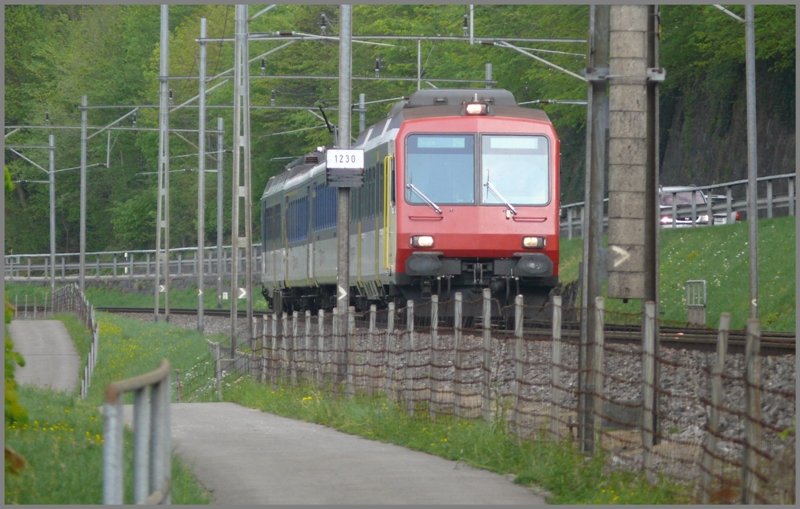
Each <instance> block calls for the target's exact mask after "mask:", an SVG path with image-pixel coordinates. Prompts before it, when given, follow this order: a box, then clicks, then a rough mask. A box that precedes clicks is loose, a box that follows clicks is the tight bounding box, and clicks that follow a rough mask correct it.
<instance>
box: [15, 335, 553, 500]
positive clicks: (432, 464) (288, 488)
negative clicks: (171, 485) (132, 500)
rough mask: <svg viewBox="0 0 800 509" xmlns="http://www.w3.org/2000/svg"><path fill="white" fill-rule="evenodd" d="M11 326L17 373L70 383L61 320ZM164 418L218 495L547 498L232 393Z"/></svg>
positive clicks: (72, 356) (62, 385)
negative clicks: (256, 405) (18, 357)
mask: <svg viewBox="0 0 800 509" xmlns="http://www.w3.org/2000/svg"><path fill="white" fill-rule="evenodd" d="M9 331H10V334H11V337H12V339H13V341H14V344H15V347H16V349H17V350H18V351H19V352H20V353H22V354H23V355H24V356H25V361H26V363H27V364H26V366H25V367H24V368H18V371H17V372H16V375H17V380H18V381H19V382H20V383H23V384H24V383H29V384H36V385H40V386H44V387H52V388H53V389H56V390H74V388H75V387H76V385H77V380H78V356H77V354H76V353H75V351H74V347H73V346H72V341H71V339H70V338H69V336H68V334H67V332H66V330H65V329H64V326H63V324H62V323H61V322H58V321H51V320H36V321H33V320H14V321H13V322H11V324H10V327H9ZM101 362H102V361H101ZM131 413H132V412H131V410H130V407H129V406H128V407H127V408H126V414H127V416H128V417H129V416H130V414H131ZM171 427H172V446H173V448H174V449H175V451H176V452H177V453H178V454H179V455H180V456H181V457H182V458H183V459H185V460H186V462H187V463H188V464H189V466H190V468H191V469H192V471H193V472H194V473H195V475H196V476H197V478H198V479H199V480H200V482H201V483H203V485H205V486H206V488H208V489H209V490H210V491H211V492H212V494H213V502H214V504H217V505H224V506H229V505H240V504H244V505H273V504H286V505H288V504H301V505H311V504H325V505H342V504H343V505H356V504H369V505H390V504H395V505H444V504H447V505H458V506H460V505H491V506H494V505H524V506H533V505H544V503H545V502H544V499H543V498H542V497H540V496H538V495H536V494H534V493H533V492H532V491H530V490H529V489H527V488H525V487H523V486H519V485H516V484H513V483H512V482H511V481H510V480H508V479H507V478H505V477H503V476H500V475H497V474H493V473H490V472H487V471H485V470H479V469H475V468H471V467H469V466H467V465H464V464H461V463H458V462H454V461H447V460H444V459H442V458H439V457H436V456H432V455H430V454H426V453H421V452H415V451H411V450H408V449H404V448H402V447H398V446H395V445H390V444H384V443H381V442H374V441H371V440H366V439H363V438H359V437H356V436H353V435H348V434H345V433H340V432H338V431H335V430H333V429H330V428H326V427H324V426H320V425H317V424H310V423H307V422H303V421H295V420H292V419H286V418H283V417H278V416H276V415H272V414H268V413H265V412H261V411H258V410H253V409H249V408H245V407H242V406H239V405H236V404H233V403H174V404H172V406H171Z"/></svg>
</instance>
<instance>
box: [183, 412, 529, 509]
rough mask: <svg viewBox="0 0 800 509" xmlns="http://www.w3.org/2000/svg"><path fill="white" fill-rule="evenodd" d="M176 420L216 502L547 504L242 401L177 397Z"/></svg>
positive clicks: (498, 482)
mask: <svg viewBox="0 0 800 509" xmlns="http://www.w3.org/2000/svg"><path fill="white" fill-rule="evenodd" d="M171 419H172V430H173V431H172V436H173V438H172V440H173V447H174V448H175V450H176V452H177V453H178V454H179V455H180V456H181V457H182V458H184V459H185V460H186V461H187V462H188V463H189V465H190V468H191V469H192V471H193V472H194V473H195V474H196V475H197V478H198V479H200V481H201V482H202V483H203V484H204V485H205V486H206V487H207V488H208V489H209V490H210V491H212V493H213V496H214V503H216V504H224V505H229V504H235V505H238V504H246V505H266V504H269V505H272V504H302V505H312V504H325V505H334V504H336V505H339V504H345V505H355V504H369V505H386V504H398V505H418V504H423V505H442V504H448V505H474V504H478V505H526V506H532V505H544V503H545V502H544V499H543V498H542V497H540V496H537V495H535V494H534V493H533V492H532V491H530V490H529V489H527V488H525V487H523V486H519V485H516V484H513V483H512V482H511V481H510V480H508V479H506V478H505V477H504V476H500V475H497V474H493V473H491V472H488V471H485V470H479V469H475V468H472V467H469V466H467V465H464V464H462V463H457V462H454V461H447V460H444V459H442V458H439V457H437V456H433V455H430V454H425V453H421V452H416V451H411V450H409V449H405V448H402V447H398V446H395V445H391V444H385V443H381V442H375V441H371V440H366V439H363V438H360V437H356V436H353V435H347V434H344V433H340V432H338V431H335V430H333V429H330V428H327V427H324V426H320V425H318V424H311V423H307V422H303V421H295V420H291V419H286V418H283V417H278V416H275V415H272V414H268V413H265V412H261V411H258V410H253V409H249V408H245V407H242V406H239V405H235V404H233V403H176V404H173V405H172V415H171Z"/></svg>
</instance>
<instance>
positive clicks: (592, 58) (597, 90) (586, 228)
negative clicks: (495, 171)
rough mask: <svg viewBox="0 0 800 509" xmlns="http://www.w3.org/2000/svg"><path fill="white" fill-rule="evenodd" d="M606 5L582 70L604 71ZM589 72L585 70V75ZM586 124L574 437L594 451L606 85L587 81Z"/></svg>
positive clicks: (595, 13)
mask: <svg viewBox="0 0 800 509" xmlns="http://www.w3.org/2000/svg"><path fill="white" fill-rule="evenodd" d="M609 10H610V8H609V6H608V5H597V6H595V5H592V6H590V7H589V13H590V14H589V18H590V19H589V55H588V57H589V58H588V62H587V65H588V67H587V70H589V71H591V72H596V71H597V70H598V69H603V68H604V69H608V57H609ZM587 74H588V73H587ZM588 85H589V86H588V108H587V115H588V118H587V122H586V190H585V203H586V209H585V213H584V215H583V227H582V231H583V265H582V273H581V313H582V314H583V319H582V320H581V331H580V348H579V350H578V364H579V374H578V435H579V440H580V442H581V450H582V451H584V452H592V451H593V450H594V415H593V414H594V411H595V409H594V403H593V398H592V393H593V391H594V382H593V380H592V378H593V377H591V376H589V369H590V367H591V366H593V363H594V354H593V350H594V347H593V343H594V342H593V341H591V337H592V335H593V334H594V330H595V298H596V297H598V296H600V264H601V258H600V247H601V241H602V236H603V193H604V177H605V168H606V137H607V134H606V131H607V129H608V84H607V82H606V80H605V79H599V78H598V79H590V80H588Z"/></svg>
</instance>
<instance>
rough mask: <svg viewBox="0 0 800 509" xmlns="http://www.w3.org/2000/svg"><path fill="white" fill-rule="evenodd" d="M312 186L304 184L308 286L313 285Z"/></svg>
mask: <svg viewBox="0 0 800 509" xmlns="http://www.w3.org/2000/svg"><path fill="white" fill-rule="evenodd" d="M313 192H314V191H313V189H312V187H311V186H310V185H309V186H306V197H307V198H306V202H307V204H308V206H307V210H308V214H307V216H306V231H307V232H308V242H307V243H306V279H307V281H308V283H307V284H308V285H309V286H313V285H314V278H315V276H314V221H313V218H314V199H313V194H312V193H313Z"/></svg>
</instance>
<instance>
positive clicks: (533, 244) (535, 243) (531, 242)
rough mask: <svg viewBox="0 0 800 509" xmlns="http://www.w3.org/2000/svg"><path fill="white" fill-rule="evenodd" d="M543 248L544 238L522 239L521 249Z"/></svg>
mask: <svg viewBox="0 0 800 509" xmlns="http://www.w3.org/2000/svg"><path fill="white" fill-rule="evenodd" d="M544 246H545V239H544V237H522V247H524V248H526V249H536V248H543V247H544Z"/></svg>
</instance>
